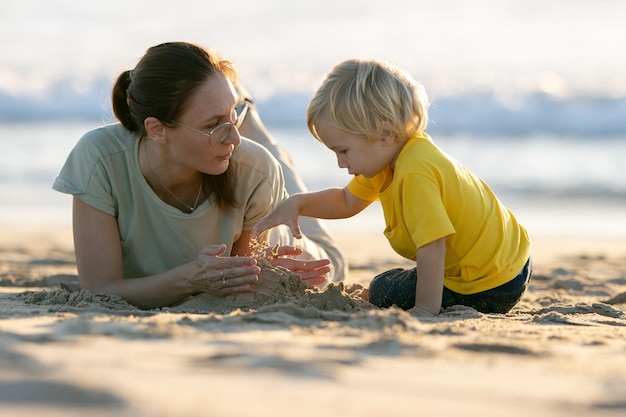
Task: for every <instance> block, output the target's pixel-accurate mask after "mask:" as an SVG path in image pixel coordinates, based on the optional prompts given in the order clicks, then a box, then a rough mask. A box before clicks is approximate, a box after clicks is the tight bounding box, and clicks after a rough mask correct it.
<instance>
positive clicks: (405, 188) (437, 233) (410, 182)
mask: <svg viewBox="0 0 626 417" xmlns="http://www.w3.org/2000/svg"><path fill="white" fill-rule="evenodd" d="M416 190H417V191H416ZM401 195H402V199H403V201H402V211H403V216H404V219H405V222H406V225H407V229H408V230H409V231H410V234H411V239H412V240H413V243H414V244H415V247H417V248H420V247H422V246H424V245H426V244H428V243H430V242H433V241H435V240H437V239H440V238H442V237H445V236H448V235H451V234H453V233H455V229H454V226H453V224H452V221H451V220H450V217H449V216H448V213H447V211H446V208H445V205H444V202H443V199H442V191H441V187H440V186H439V184H438V183H437V181H436V179H435V178H430V177H427V176H424V175H420V174H412V175H407V176H406V177H405V178H404V179H403V181H402V186H401Z"/></svg>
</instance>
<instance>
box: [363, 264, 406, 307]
mask: <svg viewBox="0 0 626 417" xmlns="http://www.w3.org/2000/svg"><path fill="white" fill-rule="evenodd" d="M416 283H417V276H416V274H415V269H402V268H395V269H391V270H389V271H385V272H383V273H381V274H379V275H377V276H375V277H374V279H373V280H372V282H371V283H370V286H369V291H368V294H369V295H368V297H369V302H370V303H372V304H374V305H375V306H377V307H382V308H387V307H391V306H393V305H396V306H398V307H400V308H402V309H403V310H408V309H409V308H412V307H413V306H414V305H415V287H416V285H417V284H416Z"/></svg>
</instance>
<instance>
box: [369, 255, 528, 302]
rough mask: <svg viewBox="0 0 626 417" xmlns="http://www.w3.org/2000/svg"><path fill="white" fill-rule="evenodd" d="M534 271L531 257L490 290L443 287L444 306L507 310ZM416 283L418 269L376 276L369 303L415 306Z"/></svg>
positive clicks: (395, 271) (519, 294) (397, 270)
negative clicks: (458, 290)
mask: <svg viewBox="0 0 626 417" xmlns="http://www.w3.org/2000/svg"><path fill="white" fill-rule="evenodd" d="M532 274H533V267H532V260H531V259H530V258H528V261H526V265H524V268H522V270H521V271H520V273H519V274H517V276H516V277H515V278H513V279H512V280H511V281H509V282H507V283H506V284H502V285H500V286H499V287H496V288H493V289H491V290H487V291H483V292H479V293H476V294H469V295H466V294H459V293H456V292H454V291H452V290H450V289H448V288H446V287H443V297H442V300H441V308H447V307H450V306H453V305H464V306H468V307H472V308H474V309H476V310H478V311H480V312H482V313H506V312H508V311H509V310H510V309H512V308H513V307H514V306H515V305H516V304H517V303H518V302H519V301H520V300H521V298H522V295H523V294H524V292H525V291H526V289H527V288H528V284H529V282H530V279H531V277H532ZM416 286H417V274H416V271H415V268H411V269H401V268H396V269H391V270H389V271H386V272H383V273H382V274H379V275H377V276H376V277H374V279H373V280H372V282H371V283H370V287H369V302H370V303H372V304H374V305H376V306H378V307H383V308H386V307H391V306H393V305H395V306H397V307H400V308H401V309H403V310H408V309H410V308H413V307H414V306H415V288H416Z"/></svg>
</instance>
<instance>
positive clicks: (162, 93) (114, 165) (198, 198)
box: [53, 42, 330, 308]
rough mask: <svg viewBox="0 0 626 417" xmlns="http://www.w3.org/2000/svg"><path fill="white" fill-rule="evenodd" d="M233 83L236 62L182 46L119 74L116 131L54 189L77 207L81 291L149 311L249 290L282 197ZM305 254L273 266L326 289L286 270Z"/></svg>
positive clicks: (319, 270)
mask: <svg viewBox="0 0 626 417" xmlns="http://www.w3.org/2000/svg"><path fill="white" fill-rule="evenodd" d="M236 81H237V74H236V71H235V69H234V67H233V65H232V64H231V63H230V62H229V61H225V60H221V59H219V57H217V56H215V55H214V54H211V53H210V52H208V51H206V50H204V49H203V48H201V47H199V46H196V45H193V44H189V43H181V42H176V43H165V44H161V45H157V46H155V47H152V48H150V49H149V50H148V51H147V52H146V54H145V55H144V57H143V58H142V59H141V60H140V61H139V63H138V64H137V66H136V67H135V69H134V70H132V71H125V72H123V73H122V74H120V76H119V77H118V79H117V81H116V83H115V86H114V88H113V93H112V102H113V111H114V113H115V116H116V117H117V118H118V120H119V121H120V124H114V125H108V126H104V127H101V128H98V129H95V130H92V131H90V132H88V133H87V134H85V135H84V136H83V138H82V139H81V140H80V141H79V143H78V144H77V145H76V147H75V148H74V150H73V151H72V152H71V154H70V156H69V157H68V160H67V161H66V163H65V165H64V167H63V169H62V170H61V172H60V174H59V176H58V177H57V179H56V181H55V183H54V185H53V188H54V189H56V190H57V191H60V192H64V193H68V194H72V195H73V227H74V246H75V252H76V263H77V268H78V276H79V282H80V285H81V287H82V288H85V289H87V290H89V291H92V292H98V293H108V294H117V295H119V296H121V297H123V298H124V299H126V300H127V301H128V302H130V303H132V304H135V305H137V306H139V307H142V308H155V307H162V306H168V305H172V304H175V303H178V302H180V301H182V300H184V299H185V298H187V297H189V296H191V295H194V294H198V293H208V294H211V295H214V296H226V295H232V294H238V293H243V292H249V291H252V290H253V289H254V286H255V283H257V281H258V274H259V272H260V268H259V267H258V265H257V264H256V260H255V258H254V257H252V255H253V248H254V246H255V245H253V244H252V242H251V240H250V231H249V230H250V229H251V227H252V225H253V224H254V223H255V222H256V221H257V220H259V219H260V218H262V217H263V216H265V215H267V214H268V213H270V212H271V211H272V210H273V209H274V208H275V207H276V206H277V204H278V203H279V202H280V201H282V200H283V199H284V198H285V197H286V192H285V190H284V180H283V177H282V175H281V170H280V166H279V164H278V162H277V161H276V159H274V158H273V157H272V156H271V154H270V153H269V152H268V151H267V150H266V149H265V148H264V147H262V146H260V145H258V144H256V143H254V142H252V141H250V140H247V139H244V138H241V136H240V135H239V132H238V130H237V128H236V127H235V125H236V123H237V120H236V115H235V107H236V104H237V101H238V97H237V92H236V90H235V85H236ZM256 245H258V247H265V246H267V245H268V241H267V237H264V239H262V240H261V241H260V242H256ZM301 253H302V250H301V249H297V248H294V247H290V246H281V247H280V248H279V250H278V253H277V254H274V255H271V256H270V261H271V263H272V264H274V265H281V266H284V267H287V268H288V269H290V270H292V271H294V272H296V273H298V274H299V275H300V277H301V278H302V280H303V281H305V282H306V283H307V284H309V285H311V286H312V285H319V284H322V283H323V282H324V281H325V275H326V274H327V273H328V272H329V270H330V269H329V267H328V264H329V261H328V260H327V259H319V260H307V261H303V260H296V259H289V258H284V256H297V255H300V254H301Z"/></svg>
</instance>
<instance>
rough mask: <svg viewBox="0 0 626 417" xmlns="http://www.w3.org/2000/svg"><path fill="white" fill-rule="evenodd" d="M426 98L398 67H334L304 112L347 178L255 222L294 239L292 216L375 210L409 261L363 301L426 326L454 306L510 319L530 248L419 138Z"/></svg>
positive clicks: (527, 273)
mask: <svg viewBox="0 0 626 417" xmlns="http://www.w3.org/2000/svg"><path fill="white" fill-rule="evenodd" d="M427 110H428V98H427V96H426V93H425V92H424V89H423V88H422V86H421V85H420V84H419V83H418V82H417V81H415V80H414V79H413V78H412V77H411V76H410V75H408V74H407V73H406V72H405V71H403V70H401V69H400V68H398V67H395V66H393V65H391V64H389V63H386V62H383V61H380V60H375V59H365V60H361V59H352V60H347V61H344V62H342V63H340V64H339V65H337V66H335V67H334V68H333V69H332V71H331V72H330V73H329V74H328V75H327V77H326V79H325V80H324V82H323V83H322V85H321V86H320V88H319V89H318V90H317V92H316V93H315V95H314V96H313V99H312V100H311V102H310V103H309V106H308V109H307V123H308V127H309V130H310V131H311V133H312V134H313V136H315V137H316V138H317V139H318V140H319V141H320V142H322V143H323V144H324V145H325V146H326V147H328V149H330V150H331V151H333V152H335V154H336V156H337V163H338V165H339V167H340V168H345V169H347V170H348V172H349V173H350V174H352V175H354V177H353V179H352V180H351V181H350V183H349V184H348V185H347V186H346V187H344V188H343V189H340V188H330V189H325V190H321V191H317V192H308V193H301V194H295V195H293V196H291V197H290V198H288V199H287V200H285V201H284V202H283V203H282V204H281V205H280V206H279V207H278V208H277V209H276V210H275V211H274V212H273V213H271V214H270V215H269V216H267V217H266V218H264V219H262V220H261V221H259V222H258V223H257V224H256V225H255V228H254V230H253V234H258V233H261V232H262V231H263V230H266V229H269V228H271V227H274V226H276V225H279V224H286V225H288V226H289V227H290V229H291V231H292V233H293V235H294V236H296V237H300V236H301V233H300V229H299V226H298V217H299V216H308V217H316V218H325V219H340V218H347V217H351V216H354V215H356V214H357V213H359V212H361V211H362V210H363V209H365V208H366V207H367V206H368V205H369V204H371V203H372V202H374V201H380V203H381V205H382V208H383V212H384V216H385V224H386V228H385V232H384V233H385V236H386V237H387V239H388V240H389V243H390V244H391V246H392V248H393V249H394V250H395V251H396V252H397V253H398V254H399V255H401V256H403V257H405V258H407V259H411V260H414V261H416V267H415V268H412V269H410V270H402V269H394V270H391V271H387V272H384V273H382V274H380V275H378V276H377V277H375V278H374V279H373V280H372V283H371V284H370V288H369V294H370V295H369V300H370V302H372V303H373V304H375V305H378V306H380V307H390V306H392V305H396V306H398V307H401V308H403V309H405V310H408V311H410V312H411V313H413V314H415V315H418V316H424V315H434V314H438V313H439V312H440V310H441V308H442V307H443V308H446V307H449V306H451V305H455V304H461V305H467V306H470V307H473V308H475V309H477V310H479V311H482V312H486V313H492V312H496V313H504V312H507V311H509V310H510V309H511V308H512V307H513V306H514V305H515V304H517V302H518V301H519V300H520V299H521V297H522V295H523V293H524V291H525V290H526V288H527V286H528V282H529V280H530V277H531V275H532V265H531V261H530V239H529V237H528V234H527V232H526V230H525V229H524V228H523V227H522V226H521V225H520V224H519V223H518V222H517V221H516V219H515V217H514V216H513V214H512V213H511V212H510V211H509V210H508V209H507V208H506V207H505V206H504V205H503V204H502V203H501V202H500V201H499V200H498V198H497V197H496V196H495V195H494V193H493V192H492V191H491V189H490V188H489V187H488V186H487V185H486V184H485V183H484V182H483V181H482V180H481V179H480V178H478V177H477V176H476V175H474V174H473V173H471V172H470V171H469V170H468V169H467V168H465V167H464V166H463V165H462V164H460V163H459V162H458V161H456V160H454V159H453V158H451V157H450V156H448V155H447V154H445V153H444V152H443V151H442V150H440V149H439V148H438V147H437V146H436V145H435V144H434V143H433V141H432V139H431V138H430V137H429V136H428V135H427V134H426V133H425V129H426V124H427V120H428V116H427Z"/></svg>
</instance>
